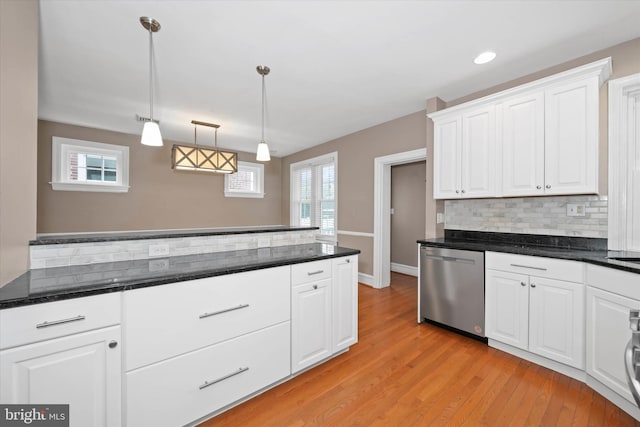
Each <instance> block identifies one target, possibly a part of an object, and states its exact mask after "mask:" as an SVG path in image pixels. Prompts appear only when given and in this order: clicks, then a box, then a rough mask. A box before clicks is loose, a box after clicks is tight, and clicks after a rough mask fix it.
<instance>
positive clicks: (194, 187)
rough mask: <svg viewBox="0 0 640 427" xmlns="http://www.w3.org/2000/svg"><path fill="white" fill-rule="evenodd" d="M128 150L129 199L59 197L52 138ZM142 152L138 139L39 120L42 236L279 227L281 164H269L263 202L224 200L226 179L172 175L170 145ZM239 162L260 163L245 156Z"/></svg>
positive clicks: (126, 195) (277, 161)
mask: <svg viewBox="0 0 640 427" xmlns="http://www.w3.org/2000/svg"><path fill="white" fill-rule="evenodd" d="M52 136H61V137H65V138H73V139H81V140H88V141H95V142H103V143H107V144H117V145H126V146H128V147H129V156H130V158H129V164H130V167H129V185H130V187H131V188H130V189H129V192H128V193H94V192H82V191H54V190H52V188H51V185H50V184H49V182H50V181H51V137H52ZM172 145H173V141H169V140H165V141H164V146H163V147H145V146H142V145H141V144H140V135H131V134H124V133H119V132H111V131H107V130H101V129H93V128H87V127H81V126H73V125H68V124H63V123H56V122H49V121H44V120H40V121H39V122H38V178H37V181H38V217H37V218H38V222H37V230H38V233H67V232H90V231H126V230H158V229H172V228H201V227H230V226H253V225H275V224H280V221H281V219H282V213H281V206H282V202H281V185H280V179H281V163H282V162H281V159H279V158H275V157H274V158H272V160H271V161H270V162H267V163H265V197H264V198H263V199H250V198H227V197H224V175H218V174H210V173H202V172H188V171H175V170H172V169H171V146H172ZM238 158H239V160H242V161H250V162H255V154H253V153H244V152H240V153H239V156H238Z"/></svg>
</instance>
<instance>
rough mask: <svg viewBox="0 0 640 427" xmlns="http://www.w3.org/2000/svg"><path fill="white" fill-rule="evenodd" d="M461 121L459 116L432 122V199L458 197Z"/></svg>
mask: <svg viewBox="0 0 640 427" xmlns="http://www.w3.org/2000/svg"><path fill="white" fill-rule="evenodd" d="M461 143H462V119H461V117H460V115H454V116H451V117H447V118H443V119H440V120H438V121H436V122H434V141H433V168H434V174H433V197H434V198H436V199H455V198H459V197H460V154H461V151H460V150H461V147H460V145H461Z"/></svg>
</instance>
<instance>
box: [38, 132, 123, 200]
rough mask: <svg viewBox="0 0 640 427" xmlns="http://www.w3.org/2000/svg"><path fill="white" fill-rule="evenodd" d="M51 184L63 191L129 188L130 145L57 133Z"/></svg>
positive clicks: (54, 141) (53, 146)
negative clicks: (68, 136)
mask: <svg viewBox="0 0 640 427" xmlns="http://www.w3.org/2000/svg"><path fill="white" fill-rule="evenodd" d="M51 172H52V173H51V183H50V184H51V186H52V187H53V189H54V190H63V191H107V192H115V193H120V192H127V191H129V147H126V146H123V145H112V144H102V143H99V142H91V141H81V140H79V139H69V138H60V137H57V136H54V137H53V138H52V141H51Z"/></svg>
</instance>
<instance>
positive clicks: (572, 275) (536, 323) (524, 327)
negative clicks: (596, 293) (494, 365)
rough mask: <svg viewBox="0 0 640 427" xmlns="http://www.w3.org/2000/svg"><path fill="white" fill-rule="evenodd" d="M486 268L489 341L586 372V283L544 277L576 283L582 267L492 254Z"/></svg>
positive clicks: (569, 262) (570, 263)
mask: <svg viewBox="0 0 640 427" xmlns="http://www.w3.org/2000/svg"><path fill="white" fill-rule="evenodd" d="M546 262H548V263H549V264H548V266H546V267H545V265H546V264H545V263H546ZM485 266H486V275H485V277H486V283H485V286H486V304H485V309H486V325H487V327H486V329H487V333H486V335H487V337H488V338H491V339H493V340H496V341H499V342H502V343H505V344H508V345H511V346H513V347H516V348H520V349H522V350H526V351H529V352H531V353H535V354H537V355H540V356H543V357H546V358H548V359H552V360H555V361H557V362H561V363H564V364H566V365H569V366H573V367H575V368H578V369H582V368H584V348H585V347H584V346H585V345H584V284H583V283H575V282H570V281H566V280H558V279H557V278H549V277H544V276H549V275H557V277H560V278H569V279H576V278H577V276H578V274H577V271H576V270H577V269H578V268H581V265H580V263H576V262H573V261H562V260H548V261H547V259H545V258H538V257H528V256H522V255H511V254H497V253H492V252H488V253H487V254H486V258H485ZM504 270H507V271H504ZM527 270H528V271H530V272H532V273H531V274H526V272H527ZM562 271H566V272H567V274H566V275H564V276H563V275H562V274H561V272H562ZM533 273H537V274H538V275H533ZM580 276H581V275H580Z"/></svg>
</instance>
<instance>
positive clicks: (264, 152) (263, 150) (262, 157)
mask: <svg viewBox="0 0 640 427" xmlns="http://www.w3.org/2000/svg"><path fill="white" fill-rule="evenodd" d="M256 70H257V71H258V74H260V75H261V76H262V138H261V139H260V142H259V143H258V149H257V151H256V160H257V161H259V162H268V161H269V160H271V155H270V154H269V146H268V145H267V143H266V142H265V141H264V94H265V89H264V76H266V75H267V74H269V71H271V70H270V69H269V67H267V66H266V65H258V66H257V67H256Z"/></svg>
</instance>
